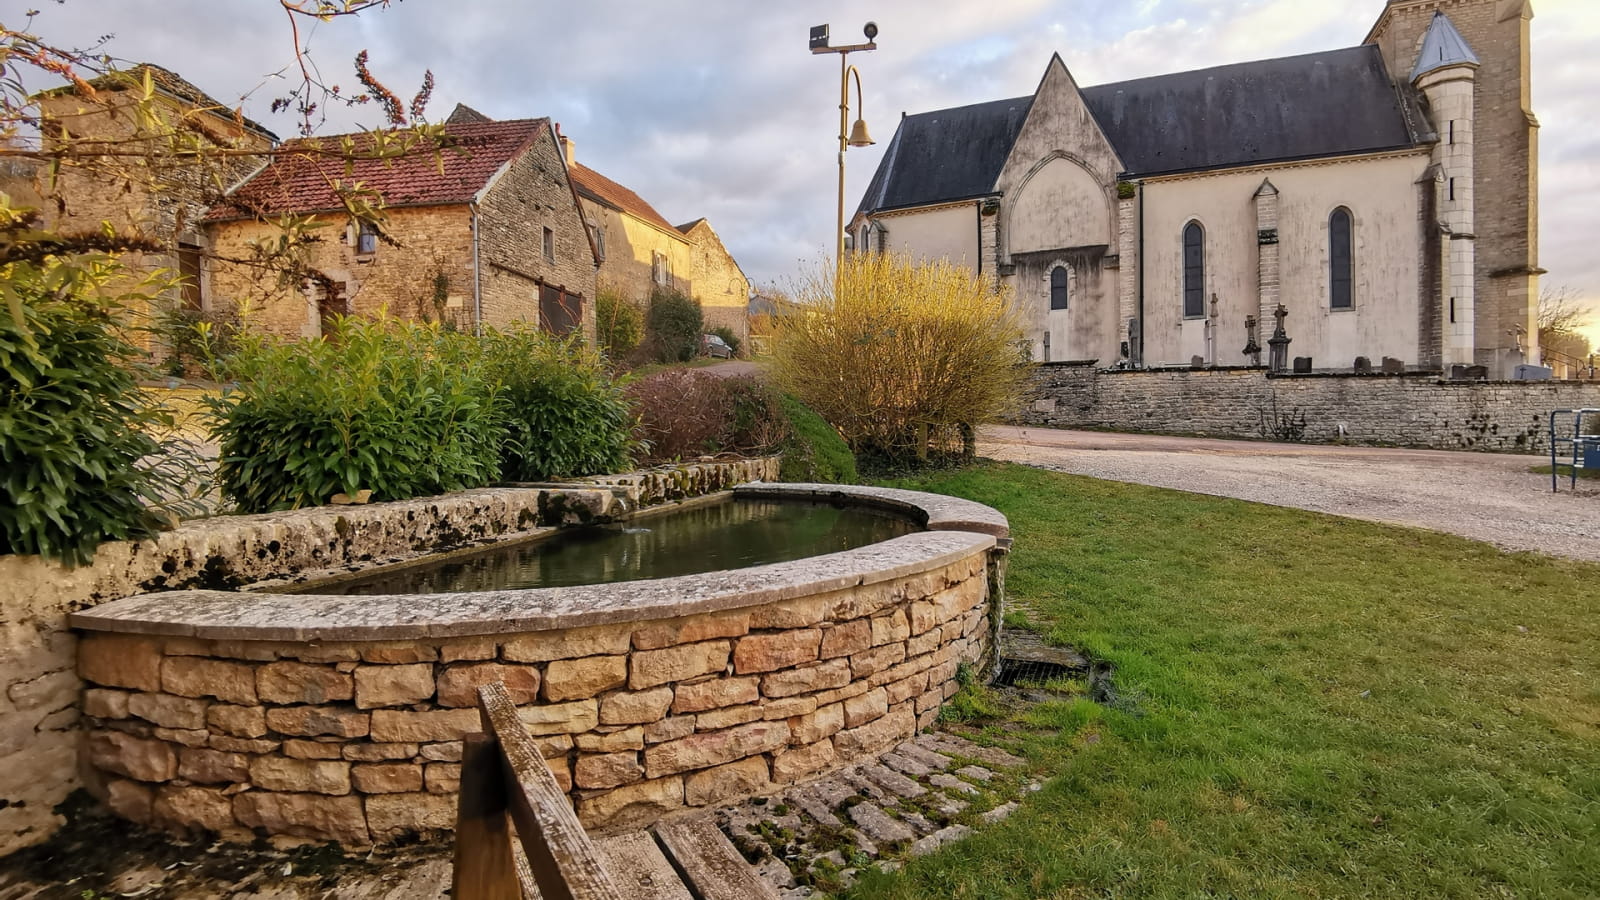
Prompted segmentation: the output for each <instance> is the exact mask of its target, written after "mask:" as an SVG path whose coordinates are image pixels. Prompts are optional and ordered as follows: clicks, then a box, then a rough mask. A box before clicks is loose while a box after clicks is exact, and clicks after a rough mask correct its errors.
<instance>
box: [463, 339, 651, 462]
mask: <svg viewBox="0 0 1600 900" xmlns="http://www.w3.org/2000/svg"><path fill="white" fill-rule="evenodd" d="M484 352H485V353H486V354H487V356H488V358H489V371H490V372H492V373H493V378H494V382H495V383H494V391H495V396H496V398H497V402H498V404H499V406H500V411H501V416H502V418H503V421H504V423H505V427H506V434H505V438H504V442H503V444H502V445H501V451H500V470H501V476H500V477H501V478H503V479H506V480H510V481H544V480H547V479H551V478H567V477H571V476H574V475H596V474H602V473H607V472H621V471H625V470H627V469H628V468H629V467H630V466H631V465H632V461H631V459H630V457H631V455H632V452H633V450H634V442H633V425H634V421H633V412H632V410H631V408H630V407H629V405H628V401H627V399H626V398H625V397H624V396H623V393H622V389H621V388H620V387H618V386H617V384H616V383H615V382H613V381H612V380H611V378H610V377H609V376H608V375H607V374H606V371H605V367H604V364H603V362H602V360H601V359H600V357H599V356H598V355H597V354H595V353H594V352H592V351H588V350H585V349H584V348H583V346H582V343H581V342H580V341H578V340H576V339H574V340H561V339H559V338H555V337H552V336H550V335H548V334H544V333H542V332H536V331H531V330H523V329H518V330H511V331H505V332H492V331H491V332H490V333H489V334H487V335H486V336H485V337H484Z"/></svg>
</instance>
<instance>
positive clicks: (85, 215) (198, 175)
mask: <svg viewBox="0 0 1600 900" xmlns="http://www.w3.org/2000/svg"><path fill="white" fill-rule="evenodd" d="M147 79H148V81H149V84H150V87H151V90H152V97H153V99H154V104H153V107H154V108H153V112H154V114H155V115H156V116H158V117H159V118H161V119H162V120H163V121H164V125H165V126H166V127H168V128H172V129H174V130H176V131H183V132H186V133H191V134H195V135H199V136H201V137H202V139H203V140H206V141H209V142H211V143H212V144H213V145H215V146H219V147H227V148H229V149H231V150H243V151H260V152H261V153H263V154H265V153H266V152H267V151H269V150H271V149H272V147H273V146H274V145H275V144H276V143H277V141H278V138H277V136H276V135H274V134H273V133H272V132H271V131H268V130H267V129H266V128H265V127H263V126H262V125H261V124H260V123H257V122H254V121H252V120H250V119H248V118H246V117H244V116H243V115H240V114H237V113H235V112H234V111H232V110H230V109H229V108H228V107H226V106H224V105H223V104H222V103H220V102H219V101H217V100H216V99H214V98H212V97H211V96H210V95H208V94H206V92H205V91H202V90H201V89H200V88H198V87H196V86H195V85H193V84H191V83H190V82H188V81H187V80H185V79H184V78H182V77H181V76H179V75H178V74H177V73H175V72H172V71H170V70H167V69H164V68H162V67H160V66H157V65H153V64H151V63H139V64H138V65H135V66H132V67H130V68H128V69H126V70H124V71H121V72H115V73H112V74H110V75H106V76H103V77H101V78H97V79H95V80H93V81H91V82H90V86H91V87H93V88H94V90H95V96H94V97H93V98H92V99H91V98H88V97H85V96H82V95H80V94H79V93H77V92H76V91H73V90H72V89H71V88H70V87H64V88H59V89H56V90H53V91H48V92H46V93H44V94H42V95H40V96H39V97H38V102H39V108H40V112H41V115H42V118H43V122H42V123H41V128H40V132H41V134H42V136H43V138H44V140H45V141H46V142H56V143H57V144H59V143H60V142H63V141H65V140H68V139H71V140H73V141H78V142H84V144H82V146H87V145H88V144H87V142H100V143H103V144H104V145H106V146H107V147H108V148H115V149H118V150H128V149H134V150H137V149H140V148H141V147H143V149H146V150H149V151H152V152H151V153H150V155H149V156H148V157H147V158H141V159H139V160H138V161H137V162H136V163H132V164H128V165H124V166H120V167H115V168H114V169H111V170H108V169H105V168H100V167H92V166H81V165H74V164H72V163H71V162H68V163H67V164H64V165H63V166H62V168H61V172H60V174H59V176H58V178H59V181H58V189H57V191H56V192H54V193H53V194H52V198H53V199H59V200H60V201H61V202H60V205H59V206H56V205H55V204H47V208H46V210H45V213H46V215H47V216H49V217H50V221H49V223H48V225H49V227H51V228H53V229H57V230H61V231H68V232H85V231H94V230H97V229H99V228H100V227H101V223H102V222H105V223H110V225H111V226H112V227H113V228H114V229H116V230H117V231H118V232H124V233H126V232H136V233H140V234H145V235H149V236H151V237H153V238H155V239H156V240H157V241H158V242H160V243H161V244H162V245H164V246H165V247H166V248H167V250H166V252H148V253H130V254H125V255H124V256H123V258H122V262H123V264H124V265H125V266H127V267H129V268H130V269H132V270H134V271H136V272H149V271H154V270H156V269H167V270H171V271H175V272H179V273H182V274H183V275H186V276H188V280H187V281H186V282H185V283H184V284H183V285H182V286H181V287H179V288H177V289H175V290H174V291H173V292H172V294H171V296H168V297H165V298H163V302H167V303H170V304H173V305H177V306H185V307H188V308H191V309H199V308H200V307H201V305H202V302H203V300H202V295H201V284H202V278H201V270H202V264H203V257H204V249H205V244H206V236H205V233H204V225H203V220H204V217H205V213H206V210H207V208H208V206H209V202H210V200H209V198H210V197H213V196H215V195H216V194H220V193H221V192H222V191H223V190H224V189H226V188H227V187H229V186H231V185H233V184H235V183H237V182H238V181H239V180H241V179H243V178H245V177H247V176H248V175H249V174H250V173H251V172H253V171H255V170H257V169H259V168H260V167H261V166H262V164H263V163H264V162H265V156H254V155H250V154H248V153H247V154H245V155H241V156H237V157H235V158H232V159H225V160H222V161H220V162H218V163H216V164H215V165H214V166H212V167H210V168H208V169H205V170H202V169H200V168H197V167H196V166H194V165H193V164H191V163H189V162H186V161H177V160H173V159H171V157H170V156H168V155H163V154H161V153H159V152H155V151H158V150H159V149H161V148H158V147H155V146H154V145H153V144H151V143H150V142H139V141H136V140H135V137H136V135H137V134H138V129H137V127H136V124H135V111H134V105H135V103H136V102H137V98H139V97H140V96H142V95H143V91H144V85H145V82H146V80H147ZM136 312H149V311H148V310H143V311H136Z"/></svg>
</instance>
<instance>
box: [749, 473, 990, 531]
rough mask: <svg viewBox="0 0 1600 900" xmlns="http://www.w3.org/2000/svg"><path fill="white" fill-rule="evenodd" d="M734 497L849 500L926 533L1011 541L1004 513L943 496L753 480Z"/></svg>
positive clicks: (871, 488) (849, 485) (858, 486)
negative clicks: (904, 517)
mask: <svg viewBox="0 0 1600 900" xmlns="http://www.w3.org/2000/svg"><path fill="white" fill-rule="evenodd" d="M733 496H734V497H739V498H744V497H792V498H798V499H806V500H831V501H843V500H849V501H851V502H854V503H866V504H869V505H872V506H880V507H886V508H889V509H892V510H895V511H896V512H901V513H906V514H909V515H911V516H912V517H913V518H915V519H916V520H917V521H918V522H919V523H920V524H921V525H922V526H923V527H925V528H927V529H928V530H929V531H974V532H977V533H978V534H987V535H989V536H991V537H994V538H995V539H997V540H998V541H1001V542H1003V543H1005V544H1007V545H1009V543H1010V539H1011V522H1010V520H1008V519H1007V518H1006V517H1005V514H1004V513H1002V512H1000V511H999V510H998V509H995V508H994V507H992V506H985V505H983V504H982V503H977V502H974V501H972V500H963V499H961V498H960V497H950V496H946V495H944V494H929V493H925V492H923V491H904V490H899V489H897V488H881V487H872V486H870V485H857V484H772V483H768V482H762V481H754V482H751V483H749V484H742V485H739V486H738V487H735V488H734V489H733Z"/></svg>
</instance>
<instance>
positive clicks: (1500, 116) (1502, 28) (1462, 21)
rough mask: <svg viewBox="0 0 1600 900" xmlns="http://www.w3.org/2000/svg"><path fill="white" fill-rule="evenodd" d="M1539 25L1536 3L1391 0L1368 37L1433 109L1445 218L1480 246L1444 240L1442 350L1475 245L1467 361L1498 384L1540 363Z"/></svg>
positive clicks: (1402, 80) (1392, 68)
mask: <svg viewBox="0 0 1600 900" xmlns="http://www.w3.org/2000/svg"><path fill="white" fill-rule="evenodd" d="M1446 12H1447V13H1448V15H1446V14H1445V13H1446ZM1532 19H1533V10H1532V7H1531V5H1530V3H1529V0H1388V2H1387V5H1386V6H1385V7H1384V10H1383V13H1382V15H1380V16H1379V18H1378V22H1377V24H1376V25H1374V26H1373V28H1372V32H1371V34H1370V35H1368V37H1367V43H1370V44H1375V45H1377V47H1378V49H1379V51H1380V52H1381V53H1382V55H1383V58H1384V61H1385V63H1386V64H1387V66H1388V69H1389V73H1390V75H1391V76H1392V77H1393V78H1394V80H1395V82H1396V83H1398V84H1402V85H1403V84H1407V83H1410V84H1414V85H1416V87H1417V88H1418V89H1419V90H1421V91H1422V93H1423V95H1424V96H1425V97H1426V98H1427V99H1428V101H1429V104H1430V106H1431V114H1432V115H1431V119H1432V124H1433V125H1434V126H1436V129H1437V133H1438V139H1439V147H1438V150H1439V152H1438V154H1436V156H1435V162H1438V163H1440V167H1439V168H1440V170H1441V172H1442V177H1443V178H1444V181H1443V182H1441V184H1442V189H1441V190H1442V193H1441V195H1440V204H1441V205H1440V211H1441V213H1442V214H1443V213H1444V212H1445V211H1446V210H1448V211H1449V213H1450V215H1452V216H1454V217H1456V218H1449V217H1447V216H1445V215H1441V218H1442V219H1445V222H1446V225H1447V226H1448V228H1449V230H1450V231H1451V233H1452V234H1454V235H1460V234H1462V233H1466V234H1468V235H1472V236H1474V237H1475V240H1471V241H1462V240H1459V239H1458V240H1455V241H1452V240H1449V237H1450V236H1451V235H1446V236H1445V237H1446V239H1445V240H1444V241H1443V243H1444V244H1445V245H1446V249H1445V259H1446V263H1445V265H1444V267H1443V268H1441V269H1440V275H1441V277H1440V282H1441V284H1442V285H1443V289H1442V291H1441V293H1442V296H1441V297H1439V298H1437V302H1438V303H1439V305H1440V307H1441V309H1440V315H1441V318H1442V319H1443V323H1444V328H1443V329H1442V330H1443V331H1444V333H1445V337H1444V339H1443V342H1444V343H1445V345H1446V346H1447V347H1448V346H1449V344H1450V341H1451V338H1450V334H1451V331H1452V329H1451V326H1450V322H1449V318H1448V316H1449V309H1448V304H1449V301H1450V297H1451V293H1450V291H1451V290H1452V287H1451V271H1452V266H1451V264H1450V263H1449V260H1450V254H1449V249H1448V245H1451V244H1463V243H1465V244H1470V245H1471V251H1472V257H1473V262H1472V266H1473V269H1472V272H1473V277H1472V302H1471V307H1472V324H1471V326H1470V332H1471V335H1472V337H1471V342H1472V343H1471V346H1472V358H1471V359H1470V360H1469V361H1470V362H1474V363H1476V364H1478V365H1482V366H1487V367H1488V368H1489V371H1490V374H1491V376H1493V377H1500V378H1504V377H1510V375H1511V374H1512V370H1513V369H1514V367H1515V366H1516V365H1517V364H1518V363H1521V362H1525V361H1529V360H1533V359H1537V352H1538V351H1537V341H1538V336H1537V329H1536V327H1535V313H1536V309H1537V303H1538V295H1539V275H1541V274H1542V273H1543V270H1542V269H1540V268H1539V206H1538V204H1539V199H1538V198H1539V161H1538V129H1539V123H1538V120H1537V119H1536V118H1535V117H1534V115H1533V108H1532V101H1531V97H1532V90H1531V71H1532V66H1531V54H1530V49H1529V34H1530V23H1531V21H1532ZM1480 60H1481V62H1482V65H1481V67H1479V65H1478V63H1479V61H1480ZM1463 98H1470V105H1469V107H1468V109H1467V110H1465V112H1466V114H1465V115H1463V110H1462V109H1461V108H1460V106H1461V101H1462V100H1463ZM1452 122H1453V123H1454V128H1455V134H1454V137H1455V141H1456V143H1455V144H1452V143H1451V123H1452ZM1463 128H1464V129H1465V130H1466V133H1465V134H1463ZM1463 138H1465V144H1464V145H1463V143H1462V141H1463ZM1451 160H1454V163H1455V165H1454V170H1453V171H1450V169H1451V166H1450V165H1449V163H1450V161H1451ZM1463 163H1467V164H1469V165H1470V170H1468V172H1467V173H1463V172H1462V171H1461V164H1463ZM1452 176H1453V177H1454V181H1455V188H1456V195H1455V196H1456V198H1457V199H1456V200H1455V201H1454V208H1451V200H1450V183H1451V178H1452ZM1463 178H1465V181H1463V180H1462V179H1463ZM1463 187H1465V197H1466V198H1467V199H1466V200H1464V201H1463V200H1461V199H1460V198H1461V197H1462V196H1463V190H1462V189H1463ZM1463 204H1465V205H1464V206H1463ZM1468 212H1470V213H1471V218H1470V219H1468V220H1466V222H1465V224H1463V223H1462V222H1461V221H1460V217H1461V216H1463V215H1465V214H1467V213H1468ZM1458 249H1461V248H1458ZM1457 305H1458V306H1459V305H1460V296H1459V294H1458V295H1457ZM1459 320H1460V316H1459V310H1458V316H1457V322H1456V323H1455V324H1456V325H1457V326H1460V325H1461V324H1462V323H1461V322H1460V321H1459ZM1458 337H1459V335H1458ZM1447 357H1449V358H1448V359H1447V360H1446V361H1447V362H1450V361H1454V360H1455V359H1456V356H1455V354H1453V353H1447Z"/></svg>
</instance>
